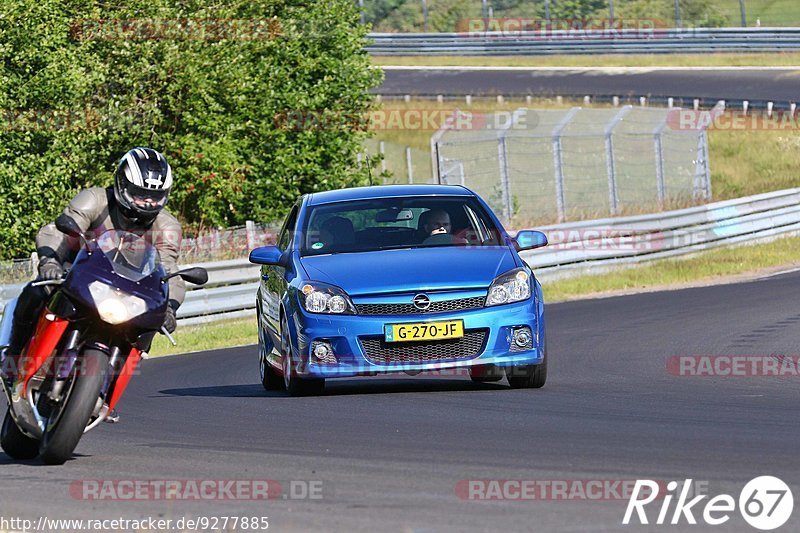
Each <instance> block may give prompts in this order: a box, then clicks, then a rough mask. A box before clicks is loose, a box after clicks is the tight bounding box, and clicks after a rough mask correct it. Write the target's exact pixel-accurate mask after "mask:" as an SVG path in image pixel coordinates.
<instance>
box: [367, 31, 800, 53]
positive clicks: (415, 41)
mask: <svg viewBox="0 0 800 533" xmlns="http://www.w3.org/2000/svg"><path fill="white" fill-rule="evenodd" d="M369 38H370V40H371V43H370V44H368V45H367V47H366V50H367V51H368V52H369V53H371V54H373V55H548V54H567V53H569V54H609V53H614V54H659V53H665V54H666V53H711V52H775V51H784V52H785V51H792V50H800V28H719V29H716V28H715V29H705V28H700V29H697V28H695V29H646V30H642V29H626V30H574V31H571V30H542V31H523V32H469V33H372V34H370V35H369Z"/></svg>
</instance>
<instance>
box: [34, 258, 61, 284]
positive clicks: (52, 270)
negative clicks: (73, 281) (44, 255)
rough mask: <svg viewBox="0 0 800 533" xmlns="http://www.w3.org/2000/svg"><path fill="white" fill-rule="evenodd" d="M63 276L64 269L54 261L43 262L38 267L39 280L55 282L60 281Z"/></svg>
mask: <svg viewBox="0 0 800 533" xmlns="http://www.w3.org/2000/svg"><path fill="white" fill-rule="evenodd" d="M63 275H64V267H62V266H61V265H60V264H58V263H57V262H55V261H47V262H43V263H41V264H40V265H39V279H41V280H46V281H50V280H56V279H61V277H62V276H63Z"/></svg>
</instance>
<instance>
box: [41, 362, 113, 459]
mask: <svg viewBox="0 0 800 533" xmlns="http://www.w3.org/2000/svg"><path fill="white" fill-rule="evenodd" d="M78 361H80V365H79V366H76V369H75V370H74V371H73V374H72V375H71V376H70V378H69V379H71V380H72V383H70V384H69V386H66V387H64V390H65V391H67V392H66V393H65V395H64V396H63V397H62V398H60V401H59V403H60V405H57V406H55V407H54V408H53V409H52V410H51V412H50V413H49V416H48V420H47V428H46V429H45V432H44V436H43V437H42V441H41V443H40V445H39V455H40V456H41V458H42V461H43V462H44V463H45V464H48V465H61V464H64V463H65V462H66V461H67V459H69V458H70V457H72V452H73V451H75V448H76V447H77V446H78V442H79V441H80V440H81V437H82V436H83V431H84V430H85V429H86V424H87V423H88V422H89V419H90V418H91V416H92V414H93V413H94V410H95V407H96V406H97V399H98V397H99V396H100V389H101V387H102V386H103V379H104V378H105V374H106V370H107V367H108V356H107V355H106V354H105V353H103V352H101V351H99V350H85V351H84V352H83V354H82V355H81V357H80V358H79V359H78Z"/></svg>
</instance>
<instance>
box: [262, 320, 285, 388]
mask: <svg viewBox="0 0 800 533" xmlns="http://www.w3.org/2000/svg"><path fill="white" fill-rule="evenodd" d="M258 324H259V330H258V368H259V374H260V376H261V385H262V386H263V387H264V390H268V391H274V390H283V376H281V375H280V374H278V373H277V372H276V371H275V369H274V368H272V365H271V364H269V361H267V347H266V343H265V342H264V331H263V330H262V329H261V321H260V320H259V323H258Z"/></svg>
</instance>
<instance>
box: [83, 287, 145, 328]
mask: <svg viewBox="0 0 800 533" xmlns="http://www.w3.org/2000/svg"><path fill="white" fill-rule="evenodd" d="M89 293H90V294H91V295H92V299H93V300H94V304H95V305H96V306H97V314H98V315H100V320H102V321H103V322H107V323H109V324H111V325H117V324H122V323H123V322H127V321H129V320H131V319H132V318H135V317H137V316H139V315H143V314H144V313H145V312H146V311H147V304H146V303H145V301H144V300H142V299H141V298H139V297H138V296H134V295H132V294H128V293H126V292H122V291H120V290H116V289H115V288H114V287H112V286H111V285H106V284H105V283H102V282H100V281H93V282H92V283H90V284H89Z"/></svg>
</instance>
